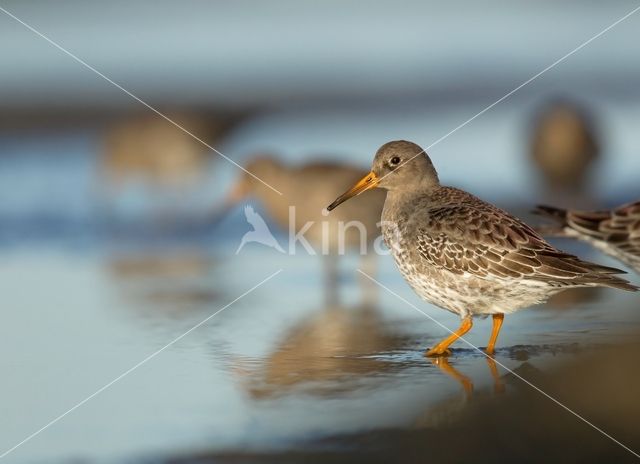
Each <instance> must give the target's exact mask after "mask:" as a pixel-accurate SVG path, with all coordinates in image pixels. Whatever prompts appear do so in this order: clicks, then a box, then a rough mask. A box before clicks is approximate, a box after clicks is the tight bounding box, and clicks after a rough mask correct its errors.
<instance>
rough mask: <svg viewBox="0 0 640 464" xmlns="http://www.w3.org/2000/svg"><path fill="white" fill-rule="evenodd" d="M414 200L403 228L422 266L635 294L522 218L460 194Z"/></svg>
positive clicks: (440, 192)
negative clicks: (411, 235) (412, 209)
mask: <svg viewBox="0 0 640 464" xmlns="http://www.w3.org/2000/svg"><path fill="white" fill-rule="evenodd" d="M413 201H414V204H415V207H414V211H413V214H412V215H411V218H410V219H409V222H408V226H407V229H408V230H410V231H412V232H411V233H412V234H413V240H414V242H413V245H414V246H415V247H416V249H417V253H418V254H419V259H420V260H421V261H422V262H423V265H425V266H432V267H435V268H439V269H444V270H446V271H448V272H451V273H454V274H457V275H472V276H475V277H479V278H481V279H487V280H493V281H502V282H504V283H505V284H511V283H513V282H522V281H530V282H540V283H545V284H547V285H549V286H557V287H580V286H606V287H615V288H621V289H625V290H635V289H636V287H634V286H633V285H631V284H629V283H628V282H627V281H626V280H624V279H621V278H619V277H617V276H616V275H615V274H620V273H623V271H620V270H618V269H614V268H610V267H606V266H601V265H598V264H595V263H591V262H588V261H584V260H581V259H580V258H578V257H576V256H573V255H570V254H568V253H565V252H563V251H561V250H559V249H557V248H555V247H554V246H552V245H551V244H549V243H548V242H546V241H545V240H544V239H543V238H542V237H541V236H540V235H539V234H538V233H537V232H535V231H534V230H533V229H532V228H531V227H529V226H528V225H527V224H525V223H524V222H522V221H521V220H520V219H518V218H516V217H515V216H513V215H511V214H510V213H508V212H506V211H504V210H502V209H500V208H498V207H496V206H494V205H491V204H489V203H487V202H485V201H483V200H481V199H479V198H477V197H475V196H473V195H471V194H469V193H467V192H464V191H462V190H459V189H456V188H452V187H439V188H438V189H436V190H434V191H433V192H431V193H429V194H428V195H424V196H421V197H420V198H418V199H414V200H413Z"/></svg>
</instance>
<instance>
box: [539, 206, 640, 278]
mask: <svg viewBox="0 0 640 464" xmlns="http://www.w3.org/2000/svg"><path fill="white" fill-rule="evenodd" d="M534 212H535V213H537V214H540V215H542V216H545V217H548V218H551V219H553V220H554V221H556V223H557V225H556V226H551V227H547V228H544V229H542V231H543V232H544V233H546V234H548V235H553V236H561V237H574V238H578V239H580V240H584V241H586V242H589V243H591V244H592V245H593V246H594V247H596V248H597V249H599V250H601V251H603V252H605V253H607V254H608V255H610V256H613V257H614V258H617V259H619V260H620V261H622V262H623V263H625V264H626V265H628V266H630V267H632V268H633V269H635V270H636V272H640V201H636V202H633V203H628V204H625V205H622V206H619V207H617V208H614V209H611V210H602V211H579V210H566V209H561V208H556V207H553V206H544V205H540V206H538V207H537V209H536V210H535V211H534Z"/></svg>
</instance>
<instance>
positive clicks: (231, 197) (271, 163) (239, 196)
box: [225, 155, 282, 205]
mask: <svg viewBox="0 0 640 464" xmlns="http://www.w3.org/2000/svg"><path fill="white" fill-rule="evenodd" d="M281 167H282V165H281V163H280V162H279V161H278V160H277V159H276V158H275V157H273V156H269V155H260V156H256V157H254V158H252V159H251V161H249V162H248V163H247V164H245V166H244V172H243V173H242V175H241V176H240V178H239V179H238V180H237V181H236V183H235V184H234V186H233V187H232V188H231V190H230V191H229V194H228V195H227V198H226V201H225V203H227V204H228V205H235V204H237V203H238V202H240V201H242V200H243V199H244V198H246V197H247V196H249V195H252V194H255V193H256V191H257V190H259V189H268V187H267V186H265V184H264V181H267V182H269V179H273V178H274V177H275V176H276V175H278V173H279V171H280V170H281ZM260 180H263V182H261V181H260Z"/></svg>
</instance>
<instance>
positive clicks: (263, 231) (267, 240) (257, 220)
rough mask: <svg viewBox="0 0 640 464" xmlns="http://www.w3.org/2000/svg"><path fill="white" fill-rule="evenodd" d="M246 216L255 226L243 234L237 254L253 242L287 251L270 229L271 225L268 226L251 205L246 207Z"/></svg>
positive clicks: (282, 251)
mask: <svg viewBox="0 0 640 464" xmlns="http://www.w3.org/2000/svg"><path fill="white" fill-rule="evenodd" d="M244 216H245V218H247V222H248V223H249V224H250V225H251V226H252V227H253V230H250V231H249V232H247V233H246V234H244V235H243V236H242V240H241V241H240V246H238V249H237V250H236V254H238V253H240V250H242V248H243V247H244V246H245V245H246V244H247V243H252V242H255V243H260V244H262V245H266V246H268V247H271V248H275V249H276V250H278V251H279V252H280V253H284V252H285V251H284V250H283V249H282V247H281V246H280V244H279V243H278V241H277V240H276V238H275V237H274V236H273V234H272V233H271V231H270V230H269V227H267V223H266V222H264V219H262V216H260V215H259V214H258V213H256V212H255V210H254V209H253V207H252V206H251V205H246V206H245V207H244Z"/></svg>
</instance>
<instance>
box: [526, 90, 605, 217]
mask: <svg viewBox="0 0 640 464" xmlns="http://www.w3.org/2000/svg"><path fill="white" fill-rule="evenodd" d="M600 149H601V147H600V141H599V137H598V131H597V130H596V125H595V122H594V118H593V117H592V115H591V114H590V113H589V112H588V111H587V110H586V109H584V108H583V107H582V106H580V105H578V104H577V103H574V102H573V101H570V100H568V99H562V100H560V99H554V100H550V101H548V102H547V103H546V104H544V105H543V108H542V109H541V110H540V111H539V113H538V114H537V116H536V117H535V121H534V124H533V129H532V133H531V141H530V149H529V157H530V159H531V161H532V163H533V165H534V166H535V167H536V170H537V171H538V173H539V175H540V181H541V196H542V198H544V201H545V202H548V203H556V204H557V203H561V204H567V205H574V206H576V205H577V206H584V207H590V206H593V205H592V201H593V200H592V198H591V191H590V188H589V182H588V181H589V173H590V170H591V167H592V166H593V164H594V163H595V162H596V161H598V159H599V158H600V152H601V150H600Z"/></svg>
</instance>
